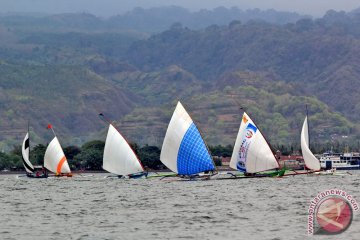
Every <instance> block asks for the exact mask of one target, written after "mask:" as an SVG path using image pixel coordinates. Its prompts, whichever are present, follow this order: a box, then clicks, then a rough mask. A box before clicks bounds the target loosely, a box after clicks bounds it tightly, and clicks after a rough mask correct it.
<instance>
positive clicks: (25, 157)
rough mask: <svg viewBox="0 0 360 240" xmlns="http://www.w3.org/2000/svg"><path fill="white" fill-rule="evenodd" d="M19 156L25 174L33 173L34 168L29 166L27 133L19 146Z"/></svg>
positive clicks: (28, 139)
mask: <svg viewBox="0 0 360 240" xmlns="http://www.w3.org/2000/svg"><path fill="white" fill-rule="evenodd" d="M21 154H22V159H23V165H24V167H25V170H26V172H28V173H33V172H34V166H33V165H32V164H31V162H30V159H29V156H30V138H29V132H27V133H26V135H25V138H24V141H23V143H22V146H21Z"/></svg>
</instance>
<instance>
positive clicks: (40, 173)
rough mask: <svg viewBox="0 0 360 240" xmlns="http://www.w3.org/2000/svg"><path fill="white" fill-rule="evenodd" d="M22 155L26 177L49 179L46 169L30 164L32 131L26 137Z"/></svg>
mask: <svg viewBox="0 0 360 240" xmlns="http://www.w3.org/2000/svg"><path fill="white" fill-rule="evenodd" d="M21 154H22V160H23V165H24V168H25V171H26V176H28V177H31V178H47V177H48V175H47V172H46V169H45V168H43V167H42V166H35V167H34V166H33V165H32V164H31V162H30V131H29V129H28V132H27V133H26V135H25V138H24V141H23V143H22V146H21Z"/></svg>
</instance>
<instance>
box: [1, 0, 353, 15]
mask: <svg viewBox="0 0 360 240" xmlns="http://www.w3.org/2000/svg"><path fill="white" fill-rule="evenodd" d="M169 5H177V6H182V7H185V8H188V9H190V10H199V9H202V8H207V9H213V8H215V7H218V6H225V7H232V6H237V7H238V8H240V9H243V10H246V9H249V8H260V9H262V10H266V9H269V8H274V9H276V10H284V11H295V12H298V13H302V14H311V15H313V16H316V17H320V16H322V15H323V14H324V13H325V12H326V11H327V10H329V9H334V10H345V11H350V10H352V9H355V8H358V7H360V0H126V1H125V0H0V13H7V12H41V13H64V12H88V13H93V14H95V15H99V16H111V15H116V14H121V13H124V12H126V11H129V10H131V9H133V8H134V7H143V8H149V7H158V6H169Z"/></svg>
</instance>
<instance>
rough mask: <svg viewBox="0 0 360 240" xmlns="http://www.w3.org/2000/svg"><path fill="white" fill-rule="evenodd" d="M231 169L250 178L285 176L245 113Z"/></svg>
mask: <svg viewBox="0 0 360 240" xmlns="http://www.w3.org/2000/svg"><path fill="white" fill-rule="evenodd" d="M230 167H231V168H233V169H236V170H238V171H240V172H243V173H244V175H245V176H249V177H271V176H277V175H283V174H284V170H281V171H277V170H276V171H273V172H265V171H269V170H273V169H279V164H278V162H277V160H276V158H275V155H274V154H273V152H272V151H271V148H270V146H269V144H268V142H267V141H266V139H265V138H264V136H263V135H262V133H261V132H260V130H259V129H258V127H257V126H256V125H255V123H254V122H253V121H252V120H251V118H250V117H249V116H248V115H247V114H246V112H244V114H243V117H242V120H241V124H240V128H239V132H238V135H237V137H236V141H235V146H234V149H233V153H232V156H231V160H230Z"/></svg>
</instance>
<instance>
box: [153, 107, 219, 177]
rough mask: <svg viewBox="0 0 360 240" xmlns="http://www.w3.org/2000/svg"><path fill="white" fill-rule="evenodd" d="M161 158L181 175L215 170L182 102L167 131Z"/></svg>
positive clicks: (176, 109)
mask: <svg viewBox="0 0 360 240" xmlns="http://www.w3.org/2000/svg"><path fill="white" fill-rule="evenodd" d="M160 160H161V162H162V163H163V164H165V166H167V167H168V168H169V169H170V170H172V171H173V172H176V173H178V174H180V175H192V174H197V173H201V172H205V171H213V170H215V166H214V163H213V160H212V158H211V156H210V153H209V151H208V149H207V147H206V145H205V142H204V141H203V139H202V137H201V134H200V132H199V130H198V129H197V127H196V126H195V124H194V122H193V120H192V119H191V117H190V116H189V114H188V113H187V112H186V110H185V108H184V107H183V105H182V104H181V103H180V102H178V104H177V106H176V108H175V111H174V113H173V116H172V118H171V120H170V123H169V126H168V129H167V131H166V135H165V139H164V142H163V145H162V149H161V154H160Z"/></svg>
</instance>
